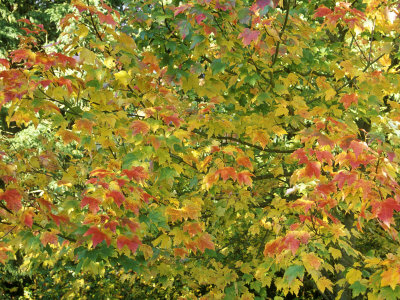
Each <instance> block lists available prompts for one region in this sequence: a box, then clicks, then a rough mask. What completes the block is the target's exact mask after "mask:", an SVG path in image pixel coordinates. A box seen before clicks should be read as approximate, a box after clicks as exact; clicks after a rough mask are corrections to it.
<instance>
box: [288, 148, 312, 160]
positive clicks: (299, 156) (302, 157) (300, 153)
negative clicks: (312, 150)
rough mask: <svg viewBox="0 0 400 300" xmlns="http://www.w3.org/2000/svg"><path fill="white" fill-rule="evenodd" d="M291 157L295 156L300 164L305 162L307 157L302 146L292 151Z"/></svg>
mask: <svg viewBox="0 0 400 300" xmlns="http://www.w3.org/2000/svg"><path fill="white" fill-rule="evenodd" d="M292 157H294V158H297V159H298V160H299V163H301V164H307V163H308V157H307V154H306V151H305V150H304V148H299V149H297V150H296V151H294V152H293V153H292Z"/></svg>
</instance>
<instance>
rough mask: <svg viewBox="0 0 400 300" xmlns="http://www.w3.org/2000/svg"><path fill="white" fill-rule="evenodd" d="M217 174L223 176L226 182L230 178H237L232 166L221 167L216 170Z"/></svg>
mask: <svg viewBox="0 0 400 300" xmlns="http://www.w3.org/2000/svg"><path fill="white" fill-rule="evenodd" d="M215 176H217V178H218V177H219V176H221V178H222V180H223V181H224V182H226V181H227V180H228V179H229V178H232V180H234V181H235V180H236V171H235V169H234V168H232V167H223V168H222V169H219V170H217V171H216V172H215Z"/></svg>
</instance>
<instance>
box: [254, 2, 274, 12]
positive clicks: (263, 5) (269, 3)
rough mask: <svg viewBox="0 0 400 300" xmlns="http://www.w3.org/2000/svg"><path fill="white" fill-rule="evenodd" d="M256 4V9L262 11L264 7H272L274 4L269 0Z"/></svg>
mask: <svg viewBox="0 0 400 300" xmlns="http://www.w3.org/2000/svg"><path fill="white" fill-rule="evenodd" d="M256 4H257V6H258V8H259V9H261V10H262V9H264V7H266V6H267V5H269V6H271V7H273V6H274V4H273V3H272V1H271V0H257V1H256Z"/></svg>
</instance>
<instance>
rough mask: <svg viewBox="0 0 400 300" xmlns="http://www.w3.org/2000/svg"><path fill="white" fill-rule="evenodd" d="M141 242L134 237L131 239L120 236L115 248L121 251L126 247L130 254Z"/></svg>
mask: <svg viewBox="0 0 400 300" xmlns="http://www.w3.org/2000/svg"><path fill="white" fill-rule="evenodd" d="M141 244H142V242H141V241H140V240H139V238H138V237H137V236H136V235H135V236H133V237H131V238H129V237H127V236H124V235H120V236H119V237H118V238H117V247H118V249H122V248H123V247H124V246H128V248H129V249H130V250H131V252H132V253H135V252H136V250H137V248H138V247H139V245H141Z"/></svg>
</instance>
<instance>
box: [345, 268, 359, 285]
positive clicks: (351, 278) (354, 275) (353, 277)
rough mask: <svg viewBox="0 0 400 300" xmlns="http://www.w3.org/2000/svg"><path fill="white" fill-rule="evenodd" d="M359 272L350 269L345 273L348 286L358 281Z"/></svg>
mask: <svg viewBox="0 0 400 300" xmlns="http://www.w3.org/2000/svg"><path fill="white" fill-rule="evenodd" d="M361 275H362V273H361V271H359V270H356V269H350V271H348V272H347V274H346V279H347V281H348V282H349V283H350V284H353V283H354V282H356V281H359V280H360V279H361Z"/></svg>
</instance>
